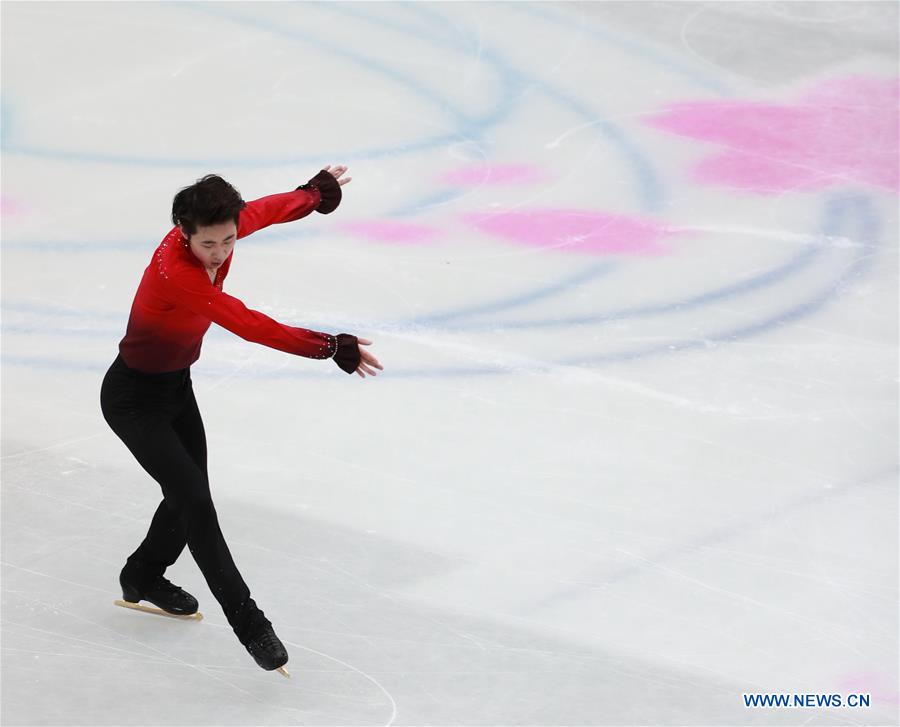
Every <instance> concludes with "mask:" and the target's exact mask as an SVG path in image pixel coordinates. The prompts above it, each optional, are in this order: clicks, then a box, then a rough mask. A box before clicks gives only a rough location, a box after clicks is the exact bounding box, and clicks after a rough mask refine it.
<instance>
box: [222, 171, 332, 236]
mask: <svg viewBox="0 0 900 727" xmlns="http://www.w3.org/2000/svg"><path fill="white" fill-rule="evenodd" d="M340 203H341V182H339V181H338V180H337V179H336V178H335V177H334V176H333V175H332V174H331V173H330V172H329V171H327V170H325V169H323V170H322V171H320V172H319V173H318V174H316V176H314V177H313V178H312V179H310V180H309V181H308V182H307V183H306V184H301V185H300V186H299V187H297V189H295V190H294V191H293V192H279V193H278V194H270V195H268V196H266V197H260V198H259V199H255V200H253V201H252V202H247V204H246V206H245V207H244V209H242V210H241V213H240V219H239V222H238V233H237V236H238V238H241V237H246V236H247V235H250V234H253V233H254V232H256V231H257V230H261V229H263V228H264V227H268V226H269V225H277V224H280V223H282V222H293V221H294V220H299V219H301V218H303V217H306V216H307V215H308V214H310V213H311V212H313V211H314V210H315V211H316V212H321V213H322V214H325V215H327V214H329V213H331V212H334V210H335V209H337V206H338V205H339V204H340Z"/></svg>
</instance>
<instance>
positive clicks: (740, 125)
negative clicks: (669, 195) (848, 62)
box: [649, 76, 900, 194]
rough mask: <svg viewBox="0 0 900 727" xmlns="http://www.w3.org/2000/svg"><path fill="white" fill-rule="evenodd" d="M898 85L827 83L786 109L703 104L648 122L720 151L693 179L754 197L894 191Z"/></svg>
mask: <svg viewBox="0 0 900 727" xmlns="http://www.w3.org/2000/svg"><path fill="white" fill-rule="evenodd" d="M898 105H900V80H898V79H888V80H885V79H877V78H866V77H861V76H853V77H850V78H842V79H834V80H828V81H825V82H823V83H820V84H819V85H818V86H816V87H814V88H813V89H811V90H810V91H808V92H806V93H804V94H803V95H802V96H800V98H799V99H798V100H797V101H796V102H795V103H791V104H771V103H757V102H754V101H704V102H696V103H678V104H673V105H670V106H669V107H668V108H667V109H666V110H665V111H664V112H663V113H660V114H658V115H656V116H653V117H651V119H650V121H649V123H650V124H652V125H653V126H656V127H657V128H660V129H663V130H665V131H668V132H671V133H673V134H678V135H680V136H686V137H690V138H692V139H700V140H702V141H708V142H712V143H715V144H720V145H722V146H725V147H726V150H725V151H722V152H721V153H719V154H716V155H715V156H713V157H711V158H709V159H706V160H704V161H702V162H700V163H699V164H698V165H697V166H696V167H695V168H694V170H693V176H694V178H695V179H696V180H697V181H699V182H703V183H708V184H721V185H724V186H728V187H735V188H738V189H744V190H747V191H751V192H756V193H759V194H778V193H781V192H785V191H788V190H816V189H822V188H823V187H828V186H837V185H848V184H850V185H852V184H867V185H871V186H874V187H881V188H885V189H890V190H893V191H900V180H898Z"/></svg>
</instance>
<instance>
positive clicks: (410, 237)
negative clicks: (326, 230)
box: [340, 220, 443, 245]
mask: <svg viewBox="0 0 900 727" xmlns="http://www.w3.org/2000/svg"><path fill="white" fill-rule="evenodd" d="M340 229H341V230H342V231H344V232H346V233H349V234H351V235H356V236H357V237H363V238H366V239H367V240H375V241H376V242H388V243H396V244H400V245H415V244H419V243H427V242H431V240H432V238H434V237H436V236H438V235H441V234H443V233H442V231H441V230H439V229H437V228H434V227H428V226H426V225H415V224H410V223H407V222H395V221H393V220H371V221H369V222H348V223H345V224H343V225H341V226H340Z"/></svg>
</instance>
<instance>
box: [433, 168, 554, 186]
mask: <svg viewBox="0 0 900 727" xmlns="http://www.w3.org/2000/svg"><path fill="white" fill-rule="evenodd" d="M548 178H549V175H548V174H547V173H546V172H544V171H543V170H542V169H541V168H540V167H536V166H534V165H531V164H472V165H470V166H467V167H463V168H461V169H454V170H453V171H450V172H447V173H445V174H443V175H442V176H441V177H439V178H438V181H439V182H442V183H443V184H454V185H478V186H482V185H486V184H534V183H535V182H542V181H546V180H547V179H548Z"/></svg>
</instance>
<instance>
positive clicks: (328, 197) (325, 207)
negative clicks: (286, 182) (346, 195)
mask: <svg viewBox="0 0 900 727" xmlns="http://www.w3.org/2000/svg"><path fill="white" fill-rule="evenodd" d="M312 188H315V189H318V190H319V196H320V197H321V198H322V199H321V201H320V202H319V206H318V207H316V212H321V213H322V214H323V215H327V214H328V213H329V212H334V211H335V210H336V209H337V206H338V205H339V204H340V203H341V184H340V182H338V180H337V179H335V178H334V175H333V174H332V173H331V172H327V171H325V170H324V169H323V170H322V171H321V172H319V173H318V174H317V175H316V176H314V177H313V178H312V179H310V180H309V181H308V182H307V183H306V184H301V185H300V186H299V187H297V189H306V190H309V189H312Z"/></svg>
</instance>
